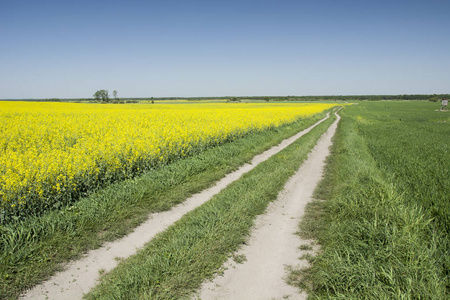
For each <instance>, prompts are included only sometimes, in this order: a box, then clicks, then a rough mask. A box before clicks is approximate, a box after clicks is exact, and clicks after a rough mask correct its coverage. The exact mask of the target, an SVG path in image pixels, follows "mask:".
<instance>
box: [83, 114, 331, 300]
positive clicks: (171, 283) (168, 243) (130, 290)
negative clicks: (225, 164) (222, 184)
mask: <svg viewBox="0 0 450 300" xmlns="http://www.w3.org/2000/svg"><path fill="white" fill-rule="evenodd" d="M335 119H336V118H335V116H334V115H333V116H332V117H331V118H330V119H328V120H326V121H325V122H323V123H322V124H320V125H319V126H317V127H316V128H314V129H313V130H312V131H311V132H309V133H308V134H306V135H304V136H303V137H301V138H300V139H298V140H297V141H296V142H294V143H293V144H292V145H290V146H289V147H287V148H286V149H284V150H282V151H280V152H279V153H278V154H276V155H274V156H272V157H271V158H270V159H269V160H267V161H265V162H262V163H261V164H259V165H258V166H257V167H256V168H254V169H253V170H252V171H250V172H248V173H246V174H244V175H243V176H242V177H241V178H240V179H239V180H237V181H235V182H233V183H232V184H230V185H229V186H228V187H227V188H226V189H224V190H223V191H222V192H220V193H219V194H217V195H216V196H214V197H213V198H212V199H211V200H210V201H208V202H207V203H205V204H204V205H202V206H200V207H199V208H197V209H195V210H193V211H191V212H189V213H187V214H186V215H185V216H184V217H183V218H182V219H180V220H179V221H178V222H176V223H175V224H174V225H172V226H171V227H169V228H168V229H167V230H166V231H164V232H162V233H161V234H159V235H158V236H157V237H155V238H154V239H153V240H152V241H151V242H149V243H148V244H147V245H146V246H145V247H144V248H143V249H142V250H140V251H139V252H138V253H137V254H136V255H134V256H132V257H130V258H129V259H126V260H124V261H122V262H121V263H120V264H119V266H118V267H117V268H116V269H114V270H113V271H111V272H110V273H108V274H106V275H105V276H104V277H103V278H102V280H101V283H100V284H99V285H98V286H97V287H96V288H94V289H93V290H92V291H91V292H90V293H89V294H88V295H87V298H88V299H149V298H151V299H178V298H185V297H189V296H190V295H191V294H192V293H193V292H194V291H195V290H196V289H197V288H198V287H199V286H200V284H201V283H202V281H203V280H205V279H206V278H210V277H211V276H212V275H213V274H214V273H216V272H217V271H219V270H220V268H221V266H222V264H223V263H224V262H225V261H226V260H227V259H228V257H229V256H230V255H231V254H232V253H233V252H234V251H235V250H237V249H238V247H239V246H240V245H241V244H242V243H245V241H246V238H247V236H248V234H249V232H250V229H251V226H252V225H253V221H254V219H255V217H256V216H257V215H259V214H262V213H263V212H264V211H265V209H266V207H267V205H268V204H269V203H270V202H271V201H273V200H275V199H276V198H277V195H278V193H279V192H280V191H281V190H282V188H283V186H284V184H285V183H286V181H287V180H288V179H289V178H290V177H291V176H292V175H293V174H294V173H295V172H296V171H297V170H298V168H299V167H300V165H301V164H302V163H303V161H304V160H305V159H306V157H307V155H308V153H309V152H310V151H311V149H312V148H313V147H314V145H315V144H316V143H317V140H318V139H319V137H320V136H321V135H322V134H323V133H324V132H325V131H326V130H327V128H328V127H329V125H330V124H331V123H332V121H334V120H335Z"/></svg>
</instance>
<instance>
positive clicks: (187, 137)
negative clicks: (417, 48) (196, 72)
mask: <svg viewBox="0 0 450 300" xmlns="http://www.w3.org/2000/svg"><path fill="white" fill-rule="evenodd" d="M331 106H333V105H332V104H295V103H291V104H284V103H283V104H262V103H261V104H258V103H254V104H248V103H242V104H227V103H209V104H208V103H203V104H173V105H164V104H154V105H151V104H127V105H114V104H77V103H35V102H0V151H1V152H0V205H1V206H0V212H1V213H2V214H5V213H6V212H8V211H9V212H11V211H17V210H20V209H21V208H26V207H28V208H29V207H34V209H35V208H39V207H40V208H42V209H44V208H45V207H46V206H52V205H55V203H56V204H57V203H59V202H61V201H62V202H64V201H71V199H74V198H76V197H79V196H80V193H83V192H85V191H87V190H90V189H95V188H97V187H99V186H102V185H104V184H106V183H109V182H113V181H115V180H120V179H123V178H130V177H132V176H134V175H136V174H139V173H141V172H142V171H144V170H148V169H150V168H153V167H156V166H158V165H160V164H162V163H166V162H167V161H170V160H172V159H175V158H178V157H183V156H186V155H189V154H192V153H195V152H197V151H200V150H201V149H205V148H207V147H209V146H212V145H217V144H220V143H223V142H226V141H230V140H232V139H234V138H238V137H241V136H243V135H245V134H248V133H252V132H256V131H260V130H264V129H267V128H270V127H274V126H279V125H281V124H285V123H289V122H293V121H295V120H297V119H298V118H303V117H307V116H310V115H313V114H316V113H318V112H321V111H323V110H325V109H328V108H330V107H331ZM29 204H31V206H30V205H29Z"/></svg>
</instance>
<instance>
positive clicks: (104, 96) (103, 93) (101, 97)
mask: <svg viewBox="0 0 450 300" xmlns="http://www.w3.org/2000/svg"><path fill="white" fill-rule="evenodd" d="M94 98H95V100H97V101H102V102H105V103H108V102H109V94H108V90H98V91H96V92H95V94H94Z"/></svg>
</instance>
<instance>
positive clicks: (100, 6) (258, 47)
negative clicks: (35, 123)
mask: <svg viewBox="0 0 450 300" xmlns="http://www.w3.org/2000/svg"><path fill="white" fill-rule="evenodd" d="M449 12H450V1H449V0H424V1H414V0H412V1H396V0H390V1H384V0H381V1H364V0H359V1H354V0H341V1H335V0H334V1H328V0H318V1H300V0H298V1H283V0H278V1H265V0H262V1H246V0H241V1H232V0H229V1H212V0H210V1H195V0H193V1H189V0H185V1H133V0H129V1H101V0H100V1H84V0H81V1H64V0H60V1H47V0H40V1H21V0H10V1H6V0H0V99H7V98H13V99H18V98H79V97H82V98H84V97H92V95H93V94H94V92H95V91H96V90H99V89H107V90H109V91H110V92H112V91H113V90H117V91H118V94H119V97H169V96H175V97H182V96H184V97H194V96H205V97H207V96H226V95H229V96H246V95H247V96H250V95H355V94H356V95H358V94H420V93H425V94H434V93H450V16H449Z"/></svg>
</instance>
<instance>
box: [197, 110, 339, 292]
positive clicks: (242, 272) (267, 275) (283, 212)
mask: <svg viewBox="0 0 450 300" xmlns="http://www.w3.org/2000/svg"><path fill="white" fill-rule="evenodd" d="M338 118H339V116H338ZM338 120H339V119H338ZM337 122H338V121H336V122H334V123H333V124H332V125H331V126H330V128H329V129H328V131H327V132H326V133H325V134H324V135H323V136H322V137H321V138H320V140H319V141H318V143H317V145H316V146H315V148H314V149H313V151H312V152H311V153H310V154H309V156H308V159H307V160H306V161H305V163H304V164H303V165H302V166H301V167H300V169H299V170H298V171H297V173H296V174H295V175H294V176H293V177H291V178H290V180H289V181H288V182H287V183H286V185H285V187H284V190H283V191H282V192H281V193H280V194H279V196H278V199H277V200H276V201H275V202H272V203H271V204H270V205H269V207H268V209H267V212H266V213H265V214H264V215H260V216H258V217H257V219H256V221H255V226H254V228H253V230H252V234H251V236H250V239H249V242H248V243H247V245H245V246H244V247H243V248H242V249H241V250H240V251H239V252H238V253H237V255H238V257H245V259H246V261H244V262H243V263H236V262H235V261H234V260H233V258H230V259H229V261H228V262H227V263H226V264H225V267H226V268H227V269H226V271H225V272H224V274H223V276H217V277H216V278H215V279H214V280H213V281H212V282H207V283H204V284H203V286H202V288H201V290H200V292H199V294H198V295H196V296H195V297H194V298H197V299H198V298H200V299H202V300H208V299H233V300H235V299H246V300H249V299H258V300H260V299H306V295H305V294H300V293H299V292H298V289H297V288H294V287H292V286H289V285H287V284H286V282H285V280H284V278H285V276H286V274H287V272H286V266H307V262H306V261H300V260H299V257H300V256H302V251H301V250H300V249H299V247H300V246H301V245H302V244H308V243H309V242H310V241H306V240H302V239H301V238H300V237H299V236H298V235H295V232H296V231H297V230H298V223H299V221H300V219H301V217H302V216H303V213H304V210H305V206H306V204H307V203H308V202H309V201H311V200H312V195H313V191H314V189H315V187H316V186H317V184H318V182H319V181H320V180H321V178H322V172H323V168H324V166H325V162H324V161H325V158H326V157H327V156H328V154H329V146H330V145H331V139H332V137H333V135H334V133H335V131H336V128H337Z"/></svg>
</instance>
